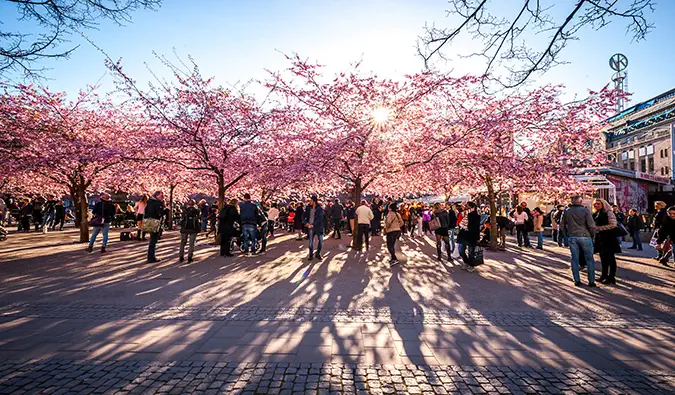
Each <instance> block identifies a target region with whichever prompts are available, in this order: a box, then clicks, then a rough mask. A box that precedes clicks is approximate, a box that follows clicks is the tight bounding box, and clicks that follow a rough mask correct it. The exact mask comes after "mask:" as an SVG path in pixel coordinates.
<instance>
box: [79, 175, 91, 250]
mask: <svg viewBox="0 0 675 395" xmlns="http://www.w3.org/2000/svg"><path fill="white" fill-rule="evenodd" d="M86 189H87V188H86V186H85V184H84V180H80V182H79V184H78V185H77V199H78V200H79V205H78V207H79V208H80V212H79V213H78V214H79V218H80V243H86V242H87V241H89V217H88V215H89V203H88V202H87V190H86Z"/></svg>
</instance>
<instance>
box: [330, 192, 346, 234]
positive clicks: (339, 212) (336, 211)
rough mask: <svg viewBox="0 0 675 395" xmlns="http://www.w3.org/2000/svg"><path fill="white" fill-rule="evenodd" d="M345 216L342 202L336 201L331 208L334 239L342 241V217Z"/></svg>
mask: <svg viewBox="0 0 675 395" xmlns="http://www.w3.org/2000/svg"><path fill="white" fill-rule="evenodd" d="M343 216H344V209H343V208H342V205H341V204H340V200H338V199H335V202H334V204H333V206H332V207H331V208H330V220H331V224H332V225H333V238H334V239H338V240H340V239H341V238H342V234H341V233H340V227H341V225H342V217H343Z"/></svg>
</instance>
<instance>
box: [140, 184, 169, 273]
mask: <svg viewBox="0 0 675 395" xmlns="http://www.w3.org/2000/svg"><path fill="white" fill-rule="evenodd" d="M163 216H164V193H163V192H162V191H156V192H155V193H153V194H152V197H151V198H150V199H148V201H147V204H146V207H145V213H144V214H143V221H147V220H156V222H157V226H154V227H153V229H150V231H149V232H148V233H150V242H148V263H155V262H159V261H160V260H161V259H158V258H157V256H156V255H155V251H156V249H157V242H158V241H159V233H160V231H161V230H162V217H163ZM152 222H155V221H152Z"/></svg>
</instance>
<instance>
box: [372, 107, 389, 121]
mask: <svg viewBox="0 0 675 395" xmlns="http://www.w3.org/2000/svg"><path fill="white" fill-rule="evenodd" d="M371 115H372V117H373V122H374V123H375V124H376V125H382V124H384V123H386V122H387V121H389V118H390V117H391V110H390V109H388V108H386V107H377V108H375V109H374V110H373V112H372V113H371Z"/></svg>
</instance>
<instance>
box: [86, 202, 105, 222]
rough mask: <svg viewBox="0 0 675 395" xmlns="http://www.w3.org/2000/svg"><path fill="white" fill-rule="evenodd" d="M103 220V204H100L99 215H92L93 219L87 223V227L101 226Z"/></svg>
mask: <svg viewBox="0 0 675 395" xmlns="http://www.w3.org/2000/svg"><path fill="white" fill-rule="evenodd" d="M104 222H105V220H104V219H103V202H101V215H98V214H94V217H93V218H92V219H91V221H89V226H94V227H97V226H103V224H104Z"/></svg>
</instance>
